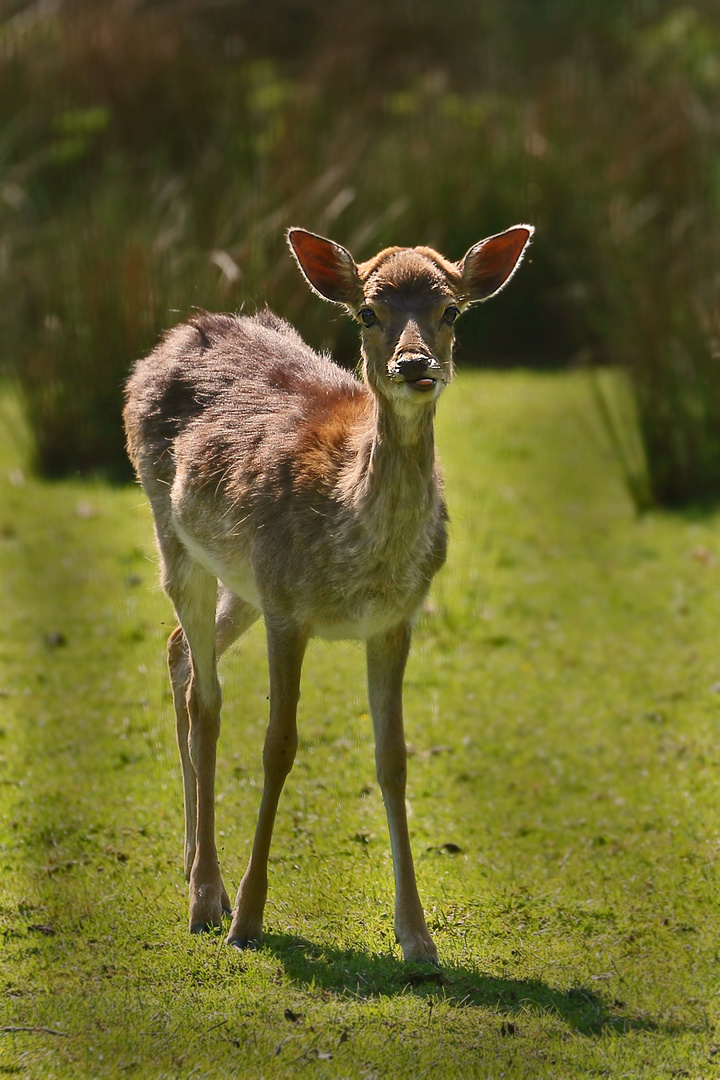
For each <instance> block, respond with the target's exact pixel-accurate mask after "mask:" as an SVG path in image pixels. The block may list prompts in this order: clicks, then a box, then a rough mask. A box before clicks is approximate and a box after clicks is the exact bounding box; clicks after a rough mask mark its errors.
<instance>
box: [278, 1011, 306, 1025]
mask: <svg viewBox="0 0 720 1080" xmlns="http://www.w3.org/2000/svg"><path fill="white" fill-rule="evenodd" d="M302 1015H303V1014H302V1013H300V1012H293V1010H292V1009H290V1008H288V1009H286V1010H285V1012H284V1013H283V1016H284V1017H285V1019H286V1020H289V1021H290V1022H291V1023H293V1024H297V1023H298V1021H299V1020H302Z"/></svg>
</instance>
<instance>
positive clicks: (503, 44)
mask: <svg viewBox="0 0 720 1080" xmlns="http://www.w3.org/2000/svg"><path fill="white" fill-rule="evenodd" d="M0 14H1V22H0V335H1V337H0V340H1V341H2V348H1V350H0V363H2V365H3V366H4V368H5V369H6V371H7V372H8V373H10V374H11V375H13V376H14V377H15V378H16V379H17V382H18V384H19V385H20V387H21V390H22V393H23V398H24V402H25V405H26V410H27V415H28V418H29V421H30V426H31V430H32V434H33V440H34V456H35V465H36V466H37V467H38V468H39V469H40V470H41V471H42V472H43V473H45V474H46V475H64V474H68V473H73V472H77V471H81V472H88V471H98V470H99V471H103V472H105V473H106V474H108V475H111V476H116V477H122V476H127V475H128V473H127V465H126V462H125V457H124V452H123V440H122V434H121V429H120V404H121V386H122V382H123V379H124V377H125V375H126V373H127V371H128V368H129V365H130V363H131V362H132V360H133V359H135V358H136V357H138V356H140V355H142V354H143V353H145V352H147V351H149V349H150V348H151V347H152V346H153V344H154V343H155V341H156V340H157V336H158V334H159V333H160V332H161V331H162V329H163V328H165V327H167V326H170V325H172V324H173V323H175V322H177V321H179V320H180V319H182V318H183V317H185V316H186V315H187V314H188V313H190V312H191V311H192V309H193V308H194V307H196V306H198V307H205V308H211V309H217V308H219V309H224V310H236V309H238V308H239V307H241V306H246V307H247V308H248V309H252V308H253V307H254V306H255V305H257V304H264V303H265V302H269V303H270V304H271V305H272V306H273V307H274V308H275V309H276V310H277V311H278V312H280V313H281V314H283V315H284V316H286V317H288V318H290V319H291V320H293V321H294V322H295V323H296V324H297V325H298V327H299V328H300V330H301V331H302V332H303V333H304V334H305V335H306V336H307V337H308V338H309V339H310V340H311V341H312V342H313V344H315V345H317V346H324V347H329V348H332V349H333V351H334V352H335V354H336V355H337V357H338V358H339V359H340V360H342V361H343V362H347V363H353V362H354V359H355V355H356V348H357V342H356V336H355V333H354V329H353V327H352V325H351V324H350V323H349V322H348V320H346V319H344V318H343V316H342V314H341V313H339V312H335V311H334V310H333V309H331V308H329V307H327V306H326V305H322V304H320V303H319V302H318V303H313V302H312V301H311V300H310V298H309V294H308V293H307V291H306V290H305V288H304V286H303V285H302V284H301V282H300V279H299V276H298V272H297V270H296V268H295V267H294V265H293V263H292V261H291V259H290V258H289V256H288V253H287V250H286V247H285V241H284V235H283V234H284V230H285V229H286V228H287V226H289V225H293V224H294V225H303V226H305V227H306V228H309V229H312V230H314V231H318V232H321V233H324V234H326V235H327V234H329V235H331V236H332V237H333V238H334V239H337V240H338V241H339V242H341V243H342V244H344V245H345V246H347V247H349V248H350V249H351V250H352V251H353V253H354V254H355V255H356V257H357V258H364V257H368V256H369V255H371V254H373V253H374V251H376V250H377V249H378V248H380V247H382V246H384V245H386V244H390V243H400V244H418V243H429V244H431V245H433V246H436V247H438V248H439V249H440V250H442V251H443V252H444V253H445V254H447V255H448V256H450V257H452V258H460V257H461V256H462V255H463V254H464V252H465V250H466V249H467V248H468V247H469V246H470V245H471V244H472V243H474V242H476V241H477V240H478V239H480V238H482V237H483V236H486V235H489V234H491V233H493V232H496V231H499V230H500V229H503V228H505V227H507V226H509V225H511V224H514V223H515V222H518V221H530V222H532V223H533V224H535V225H536V227H537V235H536V240H535V243H534V245H533V249H532V258H531V260H530V261H528V262H527V263H526V264H525V266H524V267H523V270H522V273H521V274H520V275H519V276H518V278H517V279H516V280H515V281H514V282H513V285H512V288H511V289H510V290H508V291H507V292H506V293H504V294H502V295H501V296H500V297H499V298H497V299H496V300H494V301H493V302H492V304H490V305H488V306H487V307H486V308H484V309H483V311H482V312H481V313H480V314H477V315H475V316H473V317H472V318H467V319H465V320H464V321H463V324H461V329H460V342H459V353H458V356H459V360H460V362H461V364H476V363H482V364H494V365H499V364H522V365H532V366H538V365H539V366H549V365H553V366H557V365H566V364H571V363H574V364H577V363H584V364H587V365H588V366H592V367H593V368H597V367H598V366H599V365H602V366H603V367H607V368H612V369H617V370H618V371H619V372H620V375H619V376H617V377H613V378H612V379H610V380H608V379H606V378H600V377H598V378H597V380H596V383H595V385H596V388H597V395H598V404H599V406H600V408H601V410H602V412H603V415H604V416H605V419H606V422H607V425H608V429H609V431H610V432H611V434H612V437H613V438H614V440H615V442H616V446H617V449H618V453H619V454H620V456H621V460H622V462H623V466H624V468H625V472H626V478H627V481H628V485H629V486H630V489H631V491H632V493H633V495H634V497H635V499H636V502H637V505H638V506H639V507H644V506H646V505H650V504H660V505H666V506H676V505H682V504H685V503H687V502H697V501H704V500H709V499H710V500H712V499H715V498H716V497H717V495H718V494H719V493H720V422H719V421H720V373H719V371H718V365H719V364H720V356H719V354H720V340H719V339H720V317H719V307H718V278H719V266H718V239H719V235H720V225H719V224H718V222H719V214H718V211H719V210H720V206H719V203H720V154H719V152H718V151H719V147H720V8H719V7H718V4H717V2H716V0H698V2H695V3H681V2H677V0H674V2H673V0H603V3H601V4H600V3H597V4H590V3H587V0H443V3H442V4H440V3H437V0H363V2H362V3H360V2H355V0H335V2H334V3H326V2H324V0H264V2H263V3H262V4H259V3H257V0H252V2H246V0H174V2H173V0H54V2H50V0H36V2H20V0H17V2H6V3H4V4H2V5H0Z"/></svg>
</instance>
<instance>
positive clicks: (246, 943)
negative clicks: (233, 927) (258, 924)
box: [226, 937, 262, 952]
mask: <svg viewBox="0 0 720 1080" xmlns="http://www.w3.org/2000/svg"><path fill="white" fill-rule="evenodd" d="M226 944H228V945H230V946H231V948H233V949H240V951H241V952H244V951H245V950H246V949H247V950H248V951H249V952H257V950H258V949H259V948H260V946H261V945H262V941H258V939H257V938H237V937H236V938H227V941H226Z"/></svg>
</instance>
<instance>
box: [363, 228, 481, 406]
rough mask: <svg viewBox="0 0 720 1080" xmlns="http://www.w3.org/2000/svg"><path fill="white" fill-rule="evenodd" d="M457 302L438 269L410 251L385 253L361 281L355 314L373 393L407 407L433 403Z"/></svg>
mask: <svg viewBox="0 0 720 1080" xmlns="http://www.w3.org/2000/svg"><path fill="white" fill-rule="evenodd" d="M460 310H461V301H460V299H459V298H458V296H457V295H456V292H455V291H454V290H453V288H452V282H451V281H450V280H448V278H447V277H446V275H445V274H444V273H443V272H442V270H441V268H440V267H439V266H438V265H437V264H435V263H433V262H432V261H431V260H430V259H429V258H427V257H426V256H424V255H422V254H420V253H419V252H416V251H414V250H409V249H404V250H401V251H395V252H392V253H391V254H389V255H388V257H387V258H386V259H385V260H383V261H382V262H381V263H380V265H379V266H377V267H376V268H374V271H373V272H372V273H371V274H370V275H369V276H368V278H367V280H366V281H365V282H364V287H363V295H362V300H361V301H360V304H359V306H358V308H357V318H358V320H359V322H360V324H361V328H362V351H363V360H364V365H365V375H366V378H367V380H368V382H369V384H370V385H371V386H372V388H373V389H374V390H375V392H376V393H379V394H382V395H383V396H384V397H389V398H391V399H394V400H396V401H404V402H407V403H408V404H409V405H411V406H418V407H422V406H425V405H428V404H431V403H432V402H434V401H436V400H437V398H438V397H439V395H440V394H441V393H442V391H443V389H444V388H445V386H447V384H448V383H449V382H450V379H451V378H452V347H453V338H454V329H453V327H454V323H455V320H456V319H457V317H458V315H459V314H460Z"/></svg>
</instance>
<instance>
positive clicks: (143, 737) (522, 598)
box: [0, 372, 720, 1078]
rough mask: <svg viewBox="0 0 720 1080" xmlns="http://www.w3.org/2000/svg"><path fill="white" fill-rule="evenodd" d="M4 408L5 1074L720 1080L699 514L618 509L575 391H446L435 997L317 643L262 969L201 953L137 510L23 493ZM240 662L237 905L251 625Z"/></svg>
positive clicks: (262, 682) (711, 529)
mask: <svg viewBox="0 0 720 1080" xmlns="http://www.w3.org/2000/svg"><path fill="white" fill-rule="evenodd" d="M2 418H3V419H4V421H5V423H4V424H3V425H2V428H3V436H2V446H1V447H0V485H1V487H2V490H1V492H0V565H2V579H1V580H2V588H3V593H4V596H3V612H4V616H3V623H2V626H1V627H0V710H1V714H2V721H1V723H0V728H1V729H2V730H1V734H0V932H1V933H2V935H3V948H2V952H1V953H0V988H1V996H0V1077H3V1076H28V1077H43V1078H54V1077H57V1078H65V1077H73V1078H75V1077H78V1076H81V1077H120V1076H138V1077H158V1078H159V1077H162V1078H166V1077H167V1078H170V1077H190V1076H192V1077H227V1076H251V1077H268V1078H271V1077H280V1076H283V1077H285V1076H288V1075H299V1074H302V1075H313V1076H320V1077H386V1076H392V1077H410V1076H412V1077H416V1076H422V1075H427V1076H433V1077H435V1076H440V1077H444V1076H448V1077H453V1076H458V1075H468V1076H478V1077H493V1078H494V1077H499V1076H506V1077H513V1078H514V1077H533V1078H535V1077H548V1078H550V1077H552V1078H562V1077H580V1076H582V1077H586V1076H590V1077H592V1076H612V1077H647V1078H657V1077H670V1076H691V1077H706V1076H714V1075H716V1073H717V1071H718V1069H719V1068H720V1034H718V1031H717V1023H718V1020H719V1017H718V975H717V972H718V954H717V949H718V946H717V941H718V905H717V880H716V879H717V863H718V852H719V839H720V820H719V815H718V797H717V791H718V785H719V782H720V778H719V776H718V771H719V768H720V758H719V757H718V752H717V738H716V734H715V729H716V726H717V714H718V708H719V705H720V703H719V701H718V689H719V688H720V656H719V655H718V652H717V627H718V625H719V624H720V588H718V567H719V566H720V562H719V561H718V560H719V559H720V531H719V530H718V519H717V517H712V516H704V517H696V518H693V517H692V516H689V515H685V516H669V515H662V514H650V515H646V516H645V517H642V518H638V517H636V516H635V515H634V514H633V511H632V508H631V505H630V501H629V497H628V495H627V493H626V490H625V487H624V485H623V482H622V478H621V476H620V475H619V472H618V467H617V465H616V463H615V458H614V457H613V453H612V451H611V449H610V448H608V447H607V446H606V444H605V442H604V439H603V434H602V425H601V424H600V422H599V421H598V419H597V417H596V414H595V412H594V406H593V402H592V394H591V392H590V390H589V388H588V385H587V384H586V383H585V382H584V380H583V378H581V377H579V376H569V375H551V376H538V375H528V374H523V373H518V374H504V375H489V374H478V373H465V372H461V374H460V376H459V377H458V380H457V383H456V384H455V385H454V386H453V387H452V388H451V389H450V391H449V392H448V394H447V396H446V398H445V399H444V400H443V402H442V404H441V409H440V416H439V423H438V428H439V430H438V441H439V445H440V447H441V450H442V456H443V459H444V463H445V469H446V475H447V487H448V494H449V501H450V507H451V512H452V518H453V525H452V545H451V554H450V561H449V565H448V567H447V568H446V570H445V571H444V572H443V574H442V575H441V577H440V578H439V580H438V582H437V584H436V587H435V589H434V592H433V599H432V604H431V605H430V606H429V609H428V611H427V612H426V613H425V614H424V615H423V617H422V618H421V620H420V622H419V625H418V628H417V633H416V640H415V647H414V650H413V654H412V658H411V662H410V666H409V672H408V679H407V692H406V703H407V704H406V712H407V717H408V723H407V726H408V738H409V741H410V743H411V744H412V748H413V756H412V761H411V770H410V802H411V809H412V816H411V828H412V831H413V843H414V848H415V851H416V854H417V868H418V876H419V881H420V888H421V893H422V896H423V898H424V902H425V907H426V911H427V913H428V918H429V922H430V925H431V927H432V929H433V932H434V935H435V938H436V941H437V943H438V947H439V951H440V955H441V959H442V962H443V975H442V978H440V979H430V980H428V979H426V978H423V977H422V976H421V975H419V974H418V973H417V972H414V971H412V970H410V969H408V968H406V967H405V965H404V964H403V963H402V961H401V959H400V954H399V951H398V948H397V946H396V945H395V943H394V940H393V934H392V887H391V878H392V874H391V864H390V857H389V846H388V842H387V837H386V829H385V824H384V816H383V809H382V802H381V799H380V796H379V794H378V792H377V789H376V785H375V783H374V778H373V764H372V739H371V725H370V723H369V720H368V715H367V706H366V700H365V692H364V658H363V653H362V650H361V649H360V648H359V647H358V646H354V645H351V644H332V645H324V644H322V643H314V644H313V645H312V647H311V649H310V651H309V654H308V660H307V663H306V669H305V673H304V682H303V697H302V701H301V709H300V713H301V716H300V731H301V749H300V753H299V756H298V761H297V764H296V768H295V771H294V772H293V774H292V775H291V777H290V779H289V782H288V785H287V788H286V792H285V795H284V797H283V802H282V804H281V813H280V817H279V822H278V828H277V831H276V837H275V842H274V848H273V855H272V862H271V868H270V874H271V884H270V898H269V903H268V912H267V943H266V945H265V947H264V948H263V949H262V950H260V951H258V952H251V953H247V954H244V953H243V954H241V953H238V952H236V951H234V950H230V949H228V948H225V947H224V946H223V944H222V939H221V938H217V937H214V936H203V937H190V936H189V935H188V934H187V932H186V928H185V923H186V910H185V885H184V882H183V879H182V873H181V846H182V838H181V832H182V819H181V790H180V780H179V768H178V764H177V761H176V750H175V747H174V736H173V730H172V718H171V703H170V697H169V687H168V681H167V677H166V674H165V671H164V663H163V649H164V639H165V637H166V634H167V632H168V629H169V625H170V623H171V615H170V611H169V607H168V604H167V602H166V601H165V599H164V597H163V596H162V594H161V593H160V591H159V589H158V588H157V586H156V583H155V582H156V574H155V566H154V555H153V548H152V538H151V523H150V518H149V514H148V511H147V508H146V507H145V505H144V502H143V499H142V496H141V494H140V493H139V491H138V490H137V489H136V488H130V487H128V488H112V487H109V486H106V485H104V484H101V483H99V482H98V483H93V482H88V481H82V482H79V481H78V482H73V481H65V482H63V483H59V484H48V483H47V482H43V481H39V480H35V479H32V478H30V477H28V476H24V475H23V473H22V471H21V470H22V460H23V459H22V454H23V452H24V448H25V447H26V446H27V441H26V439H25V437H24V435H23V429H22V425H21V424H20V422H19V420H18V418H17V415H16V413H15V411H14V408H13V404H12V399H11V397H10V396H9V395H5V397H4V398H3V399H2ZM224 670H225V702H226V704H225V720H224V729H223V734H222V739H221V749H220V761H219V780H218V798H219V806H218V819H219V820H218V827H219V829H220V830H221V832H220V844H221V847H222V849H223V850H222V859H223V865H224V869H225V873H226V880H227V881H228V882H230V884H231V888H232V886H237V883H238V880H239V878H240V876H241V873H242V870H243V868H244V864H245V861H246V859H247V855H248V851H249V843H250V839H251V834H252V830H253V827H254V818H255V813H256V810H257V805H258V800H259V784H260V768H259V767H260V746H261V738H262V732H263V728H264V723H265V714H266V709H267V702H266V694H267V677H266V665H265V658H264V643H263V635H262V630H261V628H254V629H253V631H251V633H250V634H249V635H248V637H247V638H246V640H245V642H244V644H243V646H242V649H241V651H240V653H239V654H237V655H233V656H232V657H230V658H228V660H227V663H226V664H225V669H224Z"/></svg>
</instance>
